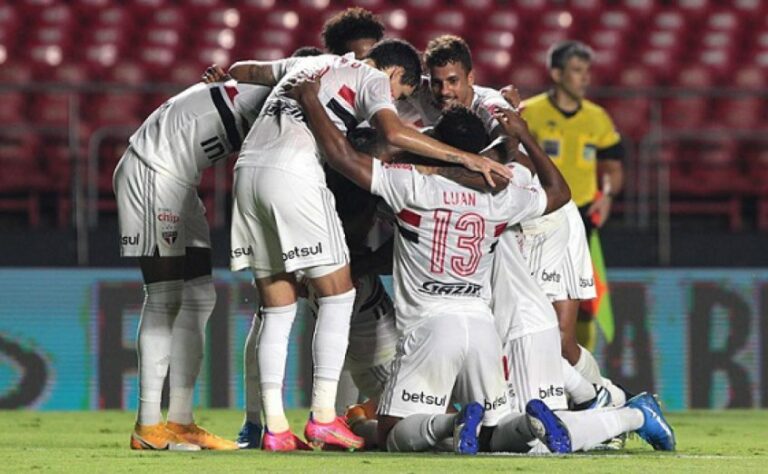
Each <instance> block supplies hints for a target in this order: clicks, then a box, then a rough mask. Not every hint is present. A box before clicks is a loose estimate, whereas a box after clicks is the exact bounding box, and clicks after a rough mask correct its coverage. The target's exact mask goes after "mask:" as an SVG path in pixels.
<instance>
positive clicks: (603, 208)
mask: <svg viewBox="0 0 768 474" xmlns="http://www.w3.org/2000/svg"><path fill="white" fill-rule="evenodd" d="M612 203H613V198H612V197H611V196H608V195H606V194H602V193H600V194H599V195H598V197H597V199H595V200H594V201H592V204H591V205H590V206H589V208H588V209H587V215H588V216H589V218H590V220H591V221H592V224H593V225H594V226H595V227H597V228H600V227H602V226H603V225H604V224H605V221H607V220H608V216H610V215H611V204H612Z"/></svg>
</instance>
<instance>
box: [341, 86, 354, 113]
mask: <svg viewBox="0 0 768 474" xmlns="http://www.w3.org/2000/svg"><path fill="white" fill-rule="evenodd" d="M339 96H340V97H341V98H342V99H344V100H345V101H347V103H348V104H349V105H350V107H352V108H353V109H354V108H355V91H353V90H352V89H350V88H349V87H347V86H341V89H339Z"/></svg>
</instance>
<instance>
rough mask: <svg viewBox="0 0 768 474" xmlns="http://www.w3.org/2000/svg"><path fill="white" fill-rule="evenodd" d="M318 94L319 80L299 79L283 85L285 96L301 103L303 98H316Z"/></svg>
mask: <svg viewBox="0 0 768 474" xmlns="http://www.w3.org/2000/svg"><path fill="white" fill-rule="evenodd" d="M319 92H320V78H311V77H299V78H296V79H295V80H292V81H289V82H287V83H286V84H285V95H287V96H288V97H290V98H291V99H293V100H295V101H297V102H301V100H302V99H303V98H305V97H311V96H317V94H318V93H319Z"/></svg>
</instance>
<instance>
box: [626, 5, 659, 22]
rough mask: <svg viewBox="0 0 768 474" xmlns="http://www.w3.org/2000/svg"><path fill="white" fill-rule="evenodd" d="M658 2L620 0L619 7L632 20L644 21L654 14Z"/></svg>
mask: <svg viewBox="0 0 768 474" xmlns="http://www.w3.org/2000/svg"><path fill="white" fill-rule="evenodd" d="M658 4H659V2H658V1H657V0H622V1H621V6H622V7H623V8H624V9H625V10H626V11H627V12H628V13H629V14H630V15H632V18H637V19H640V20H646V19H647V18H649V17H650V16H651V15H653V14H654V13H656V10H657V9H658Z"/></svg>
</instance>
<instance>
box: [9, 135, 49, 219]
mask: <svg viewBox="0 0 768 474" xmlns="http://www.w3.org/2000/svg"><path fill="white" fill-rule="evenodd" d="M38 145H39V144H38V138H37V137H36V136H35V135H33V134H31V133H14V134H9V133H3V134H2V135H0V167H1V168H2V169H4V170H13V172H12V173H0V210H2V211H3V212H7V211H10V212H25V213H26V214H27V219H28V222H29V225H30V226H31V227H37V226H38V225H40V195H41V193H42V192H43V191H45V190H46V189H47V187H48V180H47V179H46V176H45V173H44V172H43V171H42V169H41V167H40V163H39V162H38V160H37V156H38V153H37V148H38Z"/></svg>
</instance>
